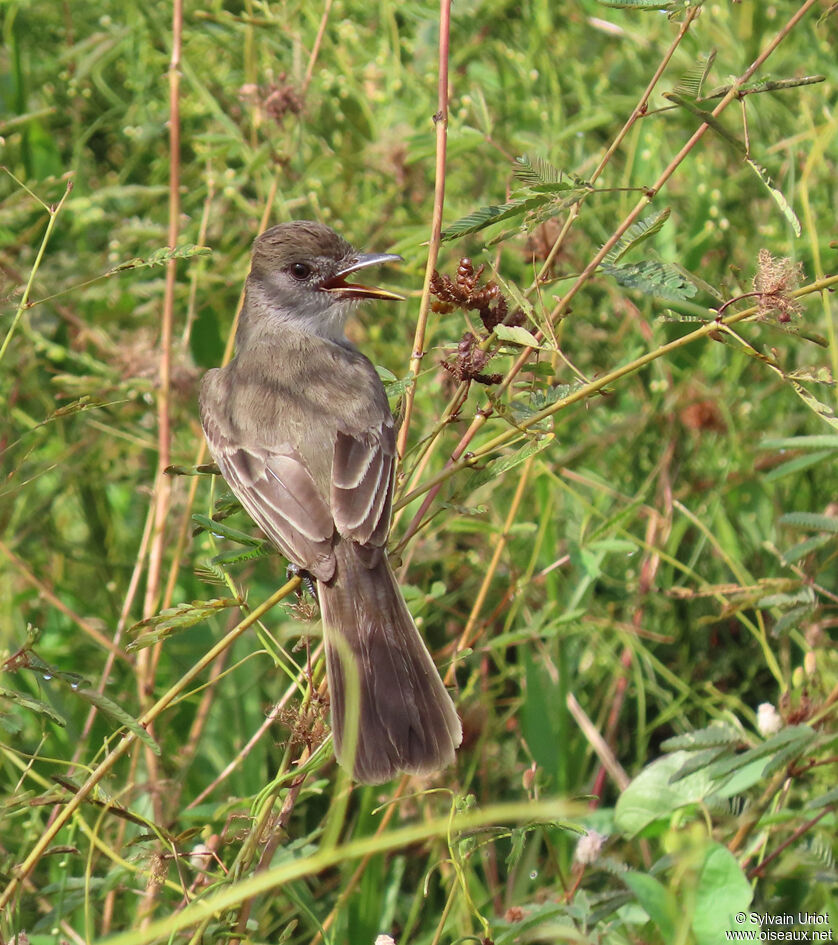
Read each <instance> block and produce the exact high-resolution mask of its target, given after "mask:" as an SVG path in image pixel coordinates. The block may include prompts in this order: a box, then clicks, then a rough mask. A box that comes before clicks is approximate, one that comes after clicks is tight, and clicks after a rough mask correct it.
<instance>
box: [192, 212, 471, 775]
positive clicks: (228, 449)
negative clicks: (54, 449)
mask: <svg viewBox="0 0 838 945" xmlns="http://www.w3.org/2000/svg"><path fill="white" fill-rule="evenodd" d="M399 260H401V257H400V256H396V255H393V254H390V253H360V252H358V251H356V250H355V249H354V248H353V247H352V246H351V245H350V244H349V243H348V242H347V241H346V240H344V239H343V238H342V237H341V236H339V235H338V234H337V233H335V232H334V230H332V229H330V228H329V227H327V226H325V225H324V224H322V223H319V222H314V221H310V220H295V221H291V222H287V223H280V224H279V225H277V226H273V227H271V228H270V229H268V230H266V231H265V232H264V233H262V234H261V235H260V236H258V237H257V238H256V240H255V241H254V243H253V252H252V259H251V267H250V273H249V275H248V277H247V282H246V286H245V300H244V305H243V308H242V312H241V316H240V319H239V324H238V328H237V331H236V354H235V357H234V358H233V359H232V360H231V361H230V362H229V363H228V364H227V365H226V366H225V367H221V368H216V369H212V370H210V371H208V372H207V373H206V374H205V376H204V378H203V380H202V382H201V390H200V397H199V403H200V415H201V424H202V426H203V430H204V434H205V437H206V440H207V444H208V446H209V450H210V453H211V454H212V457H213V459H214V460H215V462H216V464H217V465H218V468H219V470H220V472H221V475H222V476H223V477H224V479H225V480H226V482H227V484H228V485H229V487H230V489H231V490H232V492H233V493H234V495H235V496H236V497H237V498H238V500H239V502H240V503H241V505H242V506H243V507H244V509H245V510H246V511H247V512H248V513H249V515H250V516H251V518H252V519H253V520H254V522H255V523H256V524H257V525H258V526H259V528H261V530H262V531H263V532H264V533H265V535H266V536H267V537H268V538H269V539H270V540H271V541H272V542H273V544H274V545H275V546H276V547H277V548H278V549H279V551H280V552H281V553H282V554H283V555H284V556H285V557H286V558H287V559H288V560H289V562H290V563H291V565H292V566H293V567H294V568H296V569H297V571H298V572H299V573H300V574H302V575H303V576H305V577H308V578H310V579H311V581H312V582H313V583H314V585H315V586H316V591H317V598H318V601H319V605H320V613H321V618H322V625H323V640H324V644H325V653H326V673H327V678H328V686H329V693H330V704H331V717H332V732H333V740H334V750H335V755H336V757H337V760H338V762H339V763H340V764H341V765H342V766H344V767H345V768H347V769H348V770H350V771H351V772H352V775H353V777H354V778H355V780H357V781H359V782H361V783H366V784H380V783H383V782H385V781H389V780H391V779H393V778H394V777H396V776H397V775H398V774H400V773H407V774H414V775H427V774H431V773H435V772H437V771H439V770H441V769H443V768H445V767H447V766H449V765H450V764H451V763H452V762H453V760H454V756H455V752H456V749H457V748H458V747H459V745H460V743H461V741H462V726H461V723H460V719H459V717H458V715H457V711H456V709H455V707H454V703H453V701H452V699H451V696H450V694H449V693H448V690H447V689H446V687H445V685H444V684H443V681H442V679H441V677H440V674H439V671H438V670H437V668H436V665H435V664H434V661H433V659H432V657H431V655H430V653H429V651H428V649H427V647H426V645H425V643H424V641H423V640H422V637H421V635H420V633H419V630H418V629H417V627H416V624H415V622H414V620H413V618H412V616H411V614H410V611H409V610H408V607H407V604H406V603H405V600H404V596H403V595H402V592H401V590H400V588H399V585H398V583H397V580H396V577H395V575H394V573H393V569H392V567H391V565H390V562H389V560H388V557H387V539H388V535H389V531H390V519H391V509H392V502H393V487H394V475H395V466H396V440H395V422H394V419H393V415H392V412H391V410H390V406H389V404H388V401H387V396H386V393H385V390H384V386H383V384H382V382H381V380H380V378H379V376H378V373H377V371H376V370H375V368H374V366H373V364H372V362H371V361H370V360H369V359H368V358H367V357H366V356H365V355H364V354H362V353H361V352H360V351H359V350H358V349H357V348H356V347H355V346H354V345H353V344H352V343H351V342H350V341H349V340H348V339H347V337H346V334H345V330H344V326H345V324H346V320H347V318H348V316H349V315H350V313H351V312H352V310H353V309H354V308H355V307H356V306H357V304H358V303H359V302H361V301H363V300H366V299H369V300H402V296H400V295H396V294H395V293H393V292H389V291H387V290H385V289H381V288H376V287H374V286H366V285H360V284H358V283H353V282H349V281H347V280H348V278H349V277H351V276H352V275H353V274H354V273H356V272H358V271H359V270H364V269H367V268H368V267H370V266H377V265H381V264H385V263H391V262H396V261H399Z"/></svg>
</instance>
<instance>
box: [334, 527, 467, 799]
mask: <svg viewBox="0 0 838 945" xmlns="http://www.w3.org/2000/svg"><path fill="white" fill-rule="evenodd" d="M335 551H336V554H337V567H336V571H335V576H334V578H333V579H332V580H331V581H329V582H328V583H320V584H319V596H320V606H321V609H322V612H323V637H324V640H325V643H326V669H327V672H328V676H329V690H330V693H331V702H332V729H333V732H334V740H335V754H336V755H337V759H338V761H339V762H340V763H341V764H343V765H346V766H351V767H352V772H353V775H354V777H355V778H356V779H357V780H358V781H362V782H364V783H366V784H380V783H381V782H382V781H389V780H390V779H391V778H393V777H395V776H396V775H397V774H398V773H399V772H402V771H404V772H408V773H411V774H424V773H429V772H432V771H438V770H439V769H441V768H444V767H446V766H447V765H449V764H450V763H451V762H452V761H453V760H454V750H455V749H456V748H457V747H458V746H459V744H460V742H461V741H462V727H461V725H460V720H459V718H458V717H457V713H456V710H455V709H454V703H453V702H452V701H451V697H450V696H449V695H448V691H447V690H446V688H445V686H444V685H443V683H442V680H441V679H440V676H439V672H438V671H437V668H436V666H435V665H434V662H433V660H432V659H431V655H430V653H429V652H428V650H427V647H426V646H425V644H424V642H423V640H422V637H421V636H420V635H419V631H418V630H417V628H416V624H415V623H414V622H413V618H412V617H411V615H410V611H409V610H408V609H407V605H406V604H405V602H404V598H403V597H402V593H401V590H400V589H399V586H398V584H397V582H396V579H395V576H394V574H393V572H392V570H391V568H390V565H389V563H388V562H387V557H386V555H384V554H382V555H381V556H380V558H379V560H378V561H377V562H376V563H374V564H372V566H369V564H367V563H366V562H364V561H362V560H361V558H360V557H359V555H358V554H357V550H356V549H355V548H354V547H353V545H352V544H351V543H346V544H342V545H339V546H338V547H337V548H336V549H335ZM355 692H357V704H356V703H355V701H354V697H353V694H354V693H355ZM350 700H351V702H350ZM356 720H357V730H355V725H354V724H352V723H354V722H355V721H356ZM348 724H352V729H351V730H347V725H348Z"/></svg>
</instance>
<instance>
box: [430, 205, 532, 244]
mask: <svg viewBox="0 0 838 945" xmlns="http://www.w3.org/2000/svg"><path fill="white" fill-rule="evenodd" d="M549 200H550V195H549V194H537V195H536V196H532V197H520V198H519V199H517V200H510V201H509V203H503V204H499V205H495V206H489V207H481V208H480V209H479V210H475V211H473V212H472V213H470V214H468V216H465V217H461V218H460V219H459V220H457V221H456V222H455V223H452V224H451V226H449V227H446V229H444V230H443V231H442V236H441V237H440V239H442V241H443V242H445V241H446V240H453V239H455V238H456V237H458V236H467V235H468V234H469V233H477V232H479V231H480V230H483V229H485V228H486V227H487V226H491V225H492V224H493V223H498V222H499V221H500V220H507V219H509V218H510V217H517V216H523V215H524V214H525V213H526V212H527V211H528V210H532V209H534V208H535V207H541V206H543V205H544V204H545V203H547V202H548V201H549Z"/></svg>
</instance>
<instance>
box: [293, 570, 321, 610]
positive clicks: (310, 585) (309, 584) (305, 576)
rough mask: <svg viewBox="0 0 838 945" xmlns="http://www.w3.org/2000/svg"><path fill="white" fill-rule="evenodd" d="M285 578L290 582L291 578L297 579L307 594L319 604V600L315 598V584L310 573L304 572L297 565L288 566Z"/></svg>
mask: <svg viewBox="0 0 838 945" xmlns="http://www.w3.org/2000/svg"><path fill="white" fill-rule="evenodd" d="M285 577H286V578H287V579H288V580H289V581H290V580H291V578H295V577H297V578H299V579H300V583H301V584H302V586H303V587H304V588H305V589H306V590H307V591H308V592H309V594H310V595H311V596H312V597H313V598H314V600H315V601H317V603H318V604H319V603H320V600H319V598H318V597H317V584H316V582H315V580H314V578H313V577H312V576H311V573H310V572H308V571H306V569H305V568H301V567H300V566H299V565H298V564H289V565H288V567H287V568H286V569H285Z"/></svg>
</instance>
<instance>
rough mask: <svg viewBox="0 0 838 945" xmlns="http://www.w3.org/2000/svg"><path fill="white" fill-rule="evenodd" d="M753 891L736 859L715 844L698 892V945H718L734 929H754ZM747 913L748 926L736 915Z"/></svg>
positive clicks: (694, 917)
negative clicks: (752, 914)
mask: <svg viewBox="0 0 838 945" xmlns="http://www.w3.org/2000/svg"><path fill="white" fill-rule="evenodd" d="M752 898H753V890H752V888H751V884H750V883H749V882H748V879H747V877H746V876H745V874H744V873H743V872H742V867H741V866H740V865H739V862H738V861H737V859H736V857H735V856H734V855H733V854H732V853H731V852H730V850H728V849H727V847H725V846H723V845H722V844H721V843H714V844H712V846H711V847H710V849H709V850H708V851H707V853H706V855H705V857H704V863H703V864H702V867H701V872H700V874H699V877H698V884H697V887H696V891H695V906H694V909H693V915H692V929H693V932H694V934H695V937H696V942H697V945H718V943H719V942H724V941H726V939H725V932H727V931H729V930H731V929H743V930H753V931H755V932H756V933H757V938H758V937H759V931H760V926H759V925H752V924H750V917H749V916H748V907H749V906H750V904H751V900H752ZM742 914H745V916H746V917H747V918H746V921H745V923H741V924H740V922H739V920H738V919H737V918H736V916H740V915H742Z"/></svg>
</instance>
